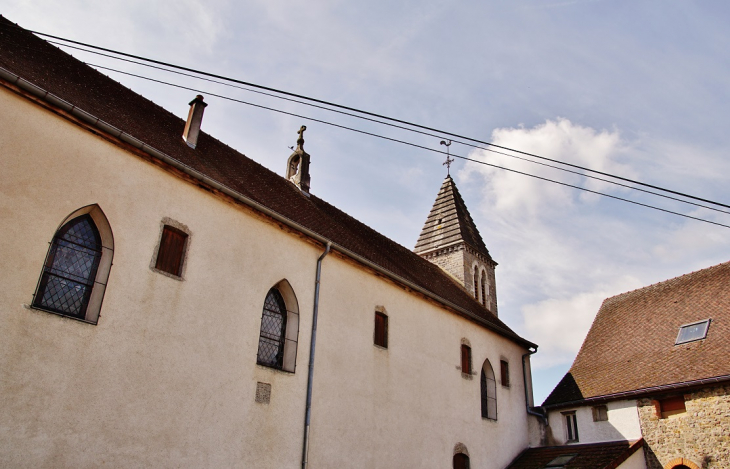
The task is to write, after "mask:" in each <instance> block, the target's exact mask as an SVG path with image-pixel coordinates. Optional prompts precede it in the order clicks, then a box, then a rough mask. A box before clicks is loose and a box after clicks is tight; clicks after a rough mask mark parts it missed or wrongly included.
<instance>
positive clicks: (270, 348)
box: [256, 288, 287, 369]
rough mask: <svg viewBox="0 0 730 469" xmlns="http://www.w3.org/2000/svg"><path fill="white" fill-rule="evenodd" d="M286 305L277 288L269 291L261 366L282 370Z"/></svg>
mask: <svg viewBox="0 0 730 469" xmlns="http://www.w3.org/2000/svg"><path fill="white" fill-rule="evenodd" d="M286 316H287V311H286V304H285V303H284V298H282V296H281V293H279V290H277V289H276V288H272V289H271V290H269V293H268V294H267V295H266V301H264V311H263V313H262V315H261V334H260V336H259V351H258V355H257V358H256V362H257V363H258V364H259V365H264V366H269V367H272V368H277V369H282V366H283V364H284V339H285V337H286Z"/></svg>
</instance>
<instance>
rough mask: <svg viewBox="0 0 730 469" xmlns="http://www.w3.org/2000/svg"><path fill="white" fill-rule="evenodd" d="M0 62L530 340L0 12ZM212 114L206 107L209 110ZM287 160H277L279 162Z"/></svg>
mask: <svg viewBox="0 0 730 469" xmlns="http://www.w3.org/2000/svg"><path fill="white" fill-rule="evenodd" d="M0 67H2V68H4V69H6V70H8V71H10V72H12V73H13V74H16V75H18V76H20V77H21V78H23V79H25V80H27V81H29V82H30V83H33V84H34V85H36V86H38V87H41V88H43V89H44V90H46V91H48V92H49V93H52V94H53V95H55V96H57V97H59V98H61V99H63V100H65V101H67V102H69V103H71V104H73V105H75V106H76V107H78V108H80V109H82V110H84V111H86V112H88V113H90V114H92V115H93V116H95V117H98V118H99V119H101V120H102V121H104V122H106V123H108V124H111V125H112V126H114V127H116V128H117V129H120V130H121V131H123V132H126V133H127V134H130V135H132V136H133V137H136V138H137V139H139V140H141V141H142V142H144V143H145V144H147V145H149V146H150V147H153V148H155V149H157V150H159V151H161V152H163V153H164V154H166V155H168V156H170V157H171V158H173V159H174V160H176V161H178V162H180V163H182V164H183V165H185V166H187V167H189V168H192V169H193V170H195V171H197V172H198V173H202V174H203V175H205V176H207V177H209V178H211V179H213V180H214V181H216V182H217V183H220V184H222V185H223V186H225V187H227V188H230V189H231V190H233V191H235V192H237V193H238V194H241V195H242V196H243V197H245V198H247V199H249V200H252V201H254V202H256V203H258V204H261V205H262V206H264V207H266V208H268V209H270V210H272V211H274V212H276V213H278V214H279V215H281V216H282V217H284V218H286V219H288V220H291V221H292V222H294V223H295V224H297V225H298V226H301V227H303V228H305V229H307V230H311V231H312V232H314V233H316V234H318V235H319V236H321V237H324V238H326V239H328V240H330V241H331V242H333V243H334V244H335V245H336V246H340V247H342V248H344V249H345V250H349V251H351V252H353V253H355V254H356V255H358V256H361V257H362V258H364V259H366V260H368V261H369V262H372V263H373V264H375V265H377V266H380V267H381V268H383V269H385V270H387V271H388V272H391V273H393V274H395V275H396V276H399V277H400V278H402V279H405V280H406V281H408V282H411V283H413V284H415V285H417V286H419V287H420V288H423V289H425V290H427V291H429V292H431V293H432V294H434V295H436V296H437V297H440V298H442V299H444V300H446V302H450V303H452V304H454V305H456V306H457V307H459V308H462V309H463V310H466V311H468V312H469V313H470V314H472V315H474V316H476V317H478V318H479V321H478V323H479V324H481V325H483V326H485V327H488V328H490V329H492V330H494V331H495V332H497V333H499V334H501V335H503V336H505V337H507V338H510V339H511V340H514V341H516V342H518V343H520V344H522V345H526V346H534V344H531V343H530V342H528V341H526V340H525V339H522V338H521V337H519V336H518V335H517V334H516V333H514V332H513V331H512V330H511V329H510V328H509V327H507V326H506V325H505V324H504V323H503V322H502V321H500V320H499V319H498V318H497V317H496V316H494V315H492V314H491V313H490V312H488V311H486V310H485V309H484V308H483V307H482V306H481V305H480V304H479V303H478V302H476V301H475V300H474V299H473V298H472V297H471V296H470V295H469V294H468V293H467V292H465V291H464V290H463V289H461V288H459V287H457V286H456V285H455V284H454V282H453V281H452V280H451V279H450V278H448V277H447V276H446V275H444V274H443V273H442V272H441V269H439V268H438V267H436V266H435V265H433V264H431V263H430V262H428V261H426V260H424V259H422V258H421V257H419V256H418V255H416V254H414V253H413V252H411V251H410V250H408V249H406V248H405V247H403V246H401V245H399V244H397V243H395V242H393V241H392V240H390V239H388V238H387V237H385V236H383V235H381V234H380V233H378V232H376V231H375V230H373V229H371V228H370V227H368V226H366V225H365V224H363V223H361V222H359V221H357V220H355V219H354V218H352V217H350V216H349V215H347V214H346V213H344V212H342V211H340V210H338V209H337V208H335V207H333V206H332V205H330V204H328V203H327V202H325V201H323V200H321V199H319V198H318V197H316V196H314V195H312V196H311V197H306V196H304V195H303V194H302V193H301V192H300V191H299V190H298V189H297V188H296V187H295V186H294V185H293V184H291V183H289V182H288V181H286V180H285V179H284V178H283V177H281V176H279V175H277V174H275V173H273V172H272V171H270V170H268V169H267V168H265V167H263V166H262V165H260V164H258V163H256V162H255V161H253V160H251V159H250V158H247V157H246V156H244V155H243V154H241V153H239V152H238V151H236V150H234V149H232V148H230V147H228V146H227V145H225V144H223V143H221V142H220V141H218V140H216V139H215V138H213V137H211V136H210V135H208V134H206V133H204V132H201V134H200V137H199V139H198V144H197V147H196V149H192V148H190V147H188V146H187V144H185V142H184V141H183V139H182V137H181V136H182V132H183V128H184V126H185V121H184V120H182V119H180V118H179V117H177V116H175V115H173V114H171V113H170V112H168V111H166V110H165V109H163V108H161V107H160V106H158V105H156V104H155V103H153V102H151V101H149V100H148V99H146V98H144V97H142V96H140V95H138V94H136V93H135V92H133V91H132V90H130V89H128V88H126V87H124V86H123V85H121V84H120V83H117V82H116V81H114V80H112V79H111V78H109V77H107V76H106V75H103V74H101V73H99V72H97V71H96V70H94V69H92V68H90V67H88V66H86V65H85V64H83V63H82V62H80V61H78V60H76V59H75V58H73V57H72V56H70V55H68V54H66V53H65V52H63V51H61V50H60V49H58V48H57V47H55V46H53V45H51V44H49V43H47V42H46V41H44V40H42V39H40V38H38V37H36V36H35V35H33V34H31V33H29V32H27V31H25V30H23V29H21V28H19V27H17V26H16V25H14V24H13V23H11V22H10V21H8V20H7V19H6V18H4V17H2V16H0ZM208 112H210V111H208ZM284 163H285V160H282V167H283V166H284Z"/></svg>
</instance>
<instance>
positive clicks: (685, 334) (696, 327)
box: [674, 319, 710, 345]
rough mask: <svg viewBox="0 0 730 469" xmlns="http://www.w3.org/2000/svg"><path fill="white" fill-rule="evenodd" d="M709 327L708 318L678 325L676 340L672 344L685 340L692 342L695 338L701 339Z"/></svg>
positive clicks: (684, 341)
mask: <svg viewBox="0 0 730 469" xmlns="http://www.w3.org/2000/svg"><path fill="white" fill-rule="evenodd" d="M709 327H710V320H709V319H705V320H704V321H698V322H693V323H691V324H685V325H684V326H680V327H679V334H677V340H676V341H675V342H674V345H679V344H684V343H687V342H693V341H695V340H702V339H704V338H705V337H707V329H708V328H709Z"/></svg>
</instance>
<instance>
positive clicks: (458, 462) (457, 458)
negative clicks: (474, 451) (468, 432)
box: [453, 453, 470, 469]
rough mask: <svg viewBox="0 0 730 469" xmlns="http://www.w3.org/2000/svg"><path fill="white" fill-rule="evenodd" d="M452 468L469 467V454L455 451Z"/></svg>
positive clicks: (463, 468) (464, 468) (465, 468)
mask: <svg viewBox="0 0 730 469" xmlns="http://www.w3.org/2000/svg"><path fill="white" fill-rule="evenodd" d="M453 466H454V469H469V467H470V466H469V456H467V455H466V454H464V453H456V454H455V455H454V461H453Z"/></svg>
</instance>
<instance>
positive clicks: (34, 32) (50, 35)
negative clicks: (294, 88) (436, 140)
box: [12, 25, 730, 208]
mask: <svg viewBox="0 0 730 469" xmlns="http://www.w3.org/2000/svg"><path fill="white" fill-rule="evenodd" d="M12 26H13V27H16V28H19V29H23V28H20V26H17V25H12ZM23 30H24V31H28V32H31V33H33V34H38V35H40V36H45V37H50V38H53V39H57V40H60V41H64V42H68V43H71V44H77V45H80V46H84V47H88V48H91V49H95V50H101V51H105V52H109V53H112V54H117V55H121V56H124V57H130V58H134V59H137V60H142V61H145V62H150V63H155V64H158V65H163V66H165V67H170V68H174V69H178V70H185V71H187V72H192V73H196V74H199V75H203V76H208V77H212V78H217V79H221V80H225V81H230V82H233V83H238V84H242V85H246V86H250V87H252V88H258V89H262V90H266V91H271V92H273V93H278V94H282V95H285V96H291V97H294V98H299V99H304V100H307V101H311V102H315V103H318V104H322V105H325V106H331V107H334V108H338V109H344V110H347V111H352V112H356V113H359V114H363V115H367V116H371V117H376V118H378V119H384V120H387V121H391V122H397V123H399V124H404V125H407V126H410V127H414V128H417V129H422V130H428V131H431V132H437V133H439V134H442V135H447V136H451V137H456V138H459V139H463V140H468V141H471V142H476V143H480V144H483V145H487V146H490V147H494V148H500V149H502V150H507V151H512V152H515V153H519V154H522V155H525V156H530V157H532V158H537V159H540V160H544V161H549V162H551V163H556V164H561V165H565V166H568V167H572V168H575V169H580V170H582V171H587V172H590V173H593V174H599V175H601V176H605V177H610V178H614V179H618V180H621V181H624V182H628V183H631V184H637V185H640V186H643V187H648V188H651V189H655V190H659V191H662V192H667V193H670V194H674V195H678V196H681V197H686V198H689V199H693V200H697V201H700V202H705V203H709V204H712V205H717V206H721V207H725V208H730V205H726V204H723V203H720V202H715V201H712V200H709V199H704V198H701V197H696V196H693V195H690V194H686V193H683V192H679V191H674V190H671V189H666V188H663V187H660V186H656V185H652V184H648V183H644V182H641V181H636V180H633V179H629V178H625V177H622V176H617V175H613V174H610V173H606V172H602V171H597V170H594V169H590V168H586V167H583V166H580V165H576V164H572V163H567V162H564V161H560V160H556V159H552V158H547V157H544V156H540V155H536V154H533V153H529V152H525V151H521V150H516V149H513V148H509V147H505V146H501V145H496V144H493V143H490V142H486V141H483V140H479V139H475V138H471V137H468V136H463V135H459V134H456V133H453V132H448V131H444V130H439V129H435V128H433V127H428V126H424V125H420V124H416V123H412V122H408V121H405V120H402V119H397V118H394V117H388V116H385V115H382V114H377V113H373V112H369V111H365V110H361V109H357V108H353V107H349V106H344V105H341V104H337V103H333V102H329V101H324V100H320V99H316V98H311V97H308V96H305V95H300V94H296V93H291V92H288V91H284V90H279V89H276V88H271V87H268V86H263V85H257V84H255V83H251V82H246V81H243V80H238V79H235V78H231V77H226V76H223V75H217V74H214V73H210V72H205V71H203V70H197V69H193V68H189V67H184V66H181V65H175V64H171V63H168V62H163V61H160V60H155V59H150V58H147V57H142V56H138V55H134V54H128V53H126V52H120V51H116V50H114V49H108V48H104V47H100V46H95V45H93V44H88V43H84V42H80V41H74V40H72V39H66V38H63V37H60V36H54V35H52V34H46V33H42V32H40V31H33V30H26V29H23Z"/></svg>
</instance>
